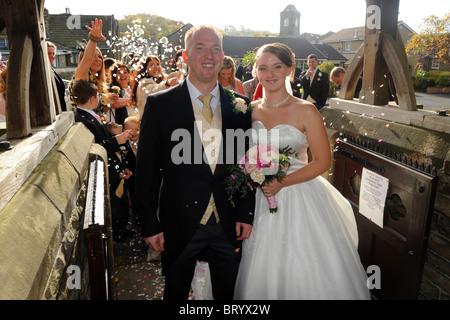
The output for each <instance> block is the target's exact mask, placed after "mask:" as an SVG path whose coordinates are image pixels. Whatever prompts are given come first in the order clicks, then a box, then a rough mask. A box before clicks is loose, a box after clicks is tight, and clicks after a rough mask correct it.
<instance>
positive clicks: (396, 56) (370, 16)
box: [339, 0, 417, 111]
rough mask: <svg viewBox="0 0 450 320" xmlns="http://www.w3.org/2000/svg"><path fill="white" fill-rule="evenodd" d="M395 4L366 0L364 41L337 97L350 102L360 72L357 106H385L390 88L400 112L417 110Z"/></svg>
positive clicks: (380, 0) (395, 1) (397, 0)
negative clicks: (361, 76)
mask: <svg viewBox="0 0 450 320" xmlns="http://www.w3.org/2000/svg"><path fill="white" fill-rule="evenodd" d="M399 2H400V1H399V0H366V3H367V8H366V33H365V42H364V44H363V46H362V47H361V48H360V50H359V51H358V53H357V54H356V55H355V57H354V58H353V60H352V61H351V63H350V66H349V68H348V70H347V73H346V75H345V78H344V81H343V84H342V90H341V93H340V95H339V97H340V98H341V99H345V100H351V99H353V94H354V91H355V87H356V83H357V81H358V78H359V76H360V75H361V72H362V73H363V83H362V89H361V92H360V98H359V102H360V103H363V104H370V105H387V104H388V103H389V89H390V90H391V93H395V94H396V98H397V100H396V101H397V102H398V104H399V107H400V108H401V109H404V110H412V111H416V110H417V103H416V97H415V94H414V88H413V85H412V81H411V77H410V76H409V73H408V62H407V57H406V52H405V48H404V45H403V43H402V41H401V39H400V36H399V35H398V32H397V25H398V8H399ZM390 84H393V86H390Z"/></svg>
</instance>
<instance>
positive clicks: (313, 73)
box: [300, 54, 330, 110]
mask: <svg viewBox="0 0 450 320" xmlns="http://www.w3.org/2000/svg"><path fill="white" fill-rule="evenodd" d="M307 62H308V67H309V69H308V70H307V71H303V72H302V73H301V75H300V82H301V85H302V87H303V94H302V98H303V99H304V100H307V101H309V102H311V103H312V104H314V105H315V106H316V108H317V110H320V109H322V108H323V106H324V105H325V103H326V102H327V98H328V91H329V88H330V85H329V84H330V80H329V77H328V73H326V72H324V71H320V70H319V68H318V65H319V61H318V60H317V56H316V55H315V54H310V55H309V56H308V60H307Z"/></svg>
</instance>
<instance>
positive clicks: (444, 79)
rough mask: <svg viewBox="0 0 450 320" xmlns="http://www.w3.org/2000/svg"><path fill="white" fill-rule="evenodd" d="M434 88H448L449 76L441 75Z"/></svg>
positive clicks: (449, 84) (449, 83)
mask: <svg viewBox="0 0 450 320" xmlns="http://www.w3.org/2000/svg"><path fill="white" fill-rule="evenodd" d="M436 86H438V87H440V88H443V87H449V86H450V76H446V75H445V74H441V75H440V76H439V78H438V79H437V81H436Z"/></svg>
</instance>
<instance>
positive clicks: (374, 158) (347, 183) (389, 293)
mask: <svg viewBox="0 0 450 320" xmlns="http://www.w3.org/2000/svg"><path fill="white" fill-rule="evenodd" d="M373 149H374V148H372V146H370V145H368V144H366V143H365V142H360V141H359V139H358V140H356V139H355V138H346V139H339V140H338V143H337V144H336V149H335V160H336V164H335V170H334V181H333V184H334V186H335V187H336V188H337V189H338V190H339V191H340V192H341V193H342V194H343V195H344V197H346V198H347V199H348V200H349V201H350V203H351V204H352V207H353V212H354V214H355V218H356V222H357V225H358V232H359V247H358V251H359V254H360V256H361V261H362V263H363V265H364V267H365V268H366V269H367V268H368V267H369V266H378V267H379V270H380V280H381V287H380V288H379V289H376V288H374V289H372V296H373V297H374V298H375V299H417V297H418V293H419V287H420V283H421V277H422V271H423V265H424V259H425V253H426V245H427V241H428V235H429V229H430V222H431V214H432V210H433V206H434V198H435V194H436V188H437V180H438V179H437V177H436V173H435V172H434V173H433V172H432V171H433V169H432V168H430V167H424V166H419V165H417V164H413V163H411V162H410V161H409V160H408V159H405V158H401V157H397V156H396V155H392V154H387V152H386V151H385V150H378V149H377V150H373ZM363 168H366V169H368V170H370V171H372V172H375V173H376V174H378V175H381V176H383V177H385V178H387V179H389V187H388V192H387V196H386V202H385V206H384V213H383V224H382V227H380V226H378V225H377V224H375V223H374V222H372V221H371V220H369V219H368V218H366V216H364V215H362V214H361V213H360V210H359V204H360V197H359V195H360V190H361V176H362V171H363ZM368 275H369V276H370V274H368Z"/></svg>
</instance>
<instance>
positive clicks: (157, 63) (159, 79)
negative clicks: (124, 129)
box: [131, 55, 180, 116]
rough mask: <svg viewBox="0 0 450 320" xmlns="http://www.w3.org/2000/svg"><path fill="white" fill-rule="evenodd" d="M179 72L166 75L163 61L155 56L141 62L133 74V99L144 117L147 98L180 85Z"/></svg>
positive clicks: (145, 58) (146, 57) (148, 56)
mask: <svg viewBox="0 0 450 320" xmlns="http://www.w3.org/2000/svg"><path fill="white" fill-rule="evenodd" d="M179 75H180V74H179V72H173V73H171V74H169V75H168V76H166V75H164V73H163V70H162V68H161V60H160V59H159V58H158V57H157V56H154V55H147V56H145V57H144V58H142V59H141V60H140V61H139V64H138V66H137V68H136V71H135V73H134V74H133V79H134V81H133V84H132V91H131V92H132V99H133V103H135V104H136V105H137V107H138V110H139V115H140V116H142V113H143V111H144V106H145V102H146V101H147V96H148V95H149V94H152V93H156V92H158V91H161V90H165V89H168V88H170V87H173V86H175V85H177V84H178V83H179V80H178V77H179Z"/></svg>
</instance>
